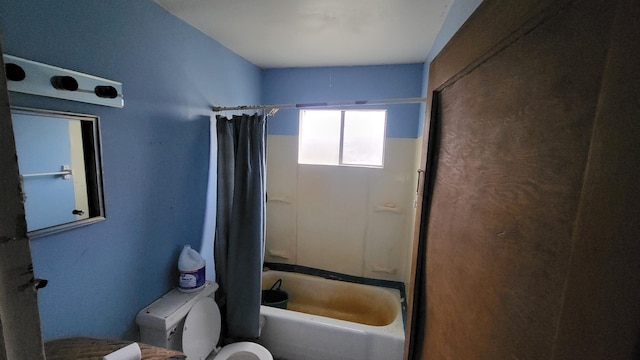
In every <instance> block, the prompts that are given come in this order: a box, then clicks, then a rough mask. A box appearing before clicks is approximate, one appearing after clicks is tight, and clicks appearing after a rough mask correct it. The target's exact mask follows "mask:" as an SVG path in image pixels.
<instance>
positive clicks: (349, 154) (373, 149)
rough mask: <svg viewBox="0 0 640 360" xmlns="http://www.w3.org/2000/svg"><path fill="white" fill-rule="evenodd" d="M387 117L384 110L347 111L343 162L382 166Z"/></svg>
mask: <svg viewBox="0 0 640 360" xmlns="http://www.w3.org/2000/svg"><path fill="white" fill-rule="evenodd" d="M386 117H387V116H386V111H384V110H369V111H355V110H349V111H346V112H345V116H344V142H343V150H342V163H343V164H348V165H369V166H382V160H383V156H384V151H383V150H384V132H385V122H386Z"/></svg>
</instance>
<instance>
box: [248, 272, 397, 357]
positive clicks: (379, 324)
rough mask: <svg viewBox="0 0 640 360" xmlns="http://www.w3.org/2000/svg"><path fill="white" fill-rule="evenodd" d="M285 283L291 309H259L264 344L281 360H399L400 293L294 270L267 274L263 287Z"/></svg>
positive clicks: (288, 307) (288, 306)
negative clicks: (262, 320)
mask: <svg viewBox="0 0 640 360" xmlns="http://www.w3.org/2000/svg"><path fill="white" fill-rule="evenodd" d="M278 279H282V287H281V289H282V290H284V291H286V292H287V293H288V295H289V301H288V304H287V309H286V310H285V309H279V308H275V307H270V306H264V305H262V306H261V309H260V314H261V315H263V316H264V326H263V328H262V332H261V335H260V341H259V342H260V343H261V344H262V345H263V346H265V347H266V348H267V349H269V351H270V352H271V353H272V354H273V357H274V359H278V360H280V359H282V360H327V359H332V360H401V359H402V357H403V351H404V323H403V317H402V306H401V303H402V299H401V295H400V292H399V291H398V290H397V289H390V288H384V287H377V286H370V285H363V284H357V283H351V282H344V281H337V280H329V279H325V278H322V277H318V276H311V275H305V274H299V273H294V272H285V271H275V270H269V271H265V272H263V276H262V283H263V288H264V289H267V288H269V287H270V286H271V285H273V284H274V283H275V282H276V280H278Z"/></svg>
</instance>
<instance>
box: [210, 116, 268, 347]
mask: <svg viewBox="0 0 640 360" xmlns="http://www.w3.org/2000/svg"><path fill="white" fill-rule="evenodd" d="M216 121H217V123H216V127H217V133H218V191H217V196H218V201H217V209H216V210H217V215H216V236H215V241H214V258H215V265H216V277H217V282H218V284H219V285H220V289H219V290H218V292H217V294H216V295H217V296H216V300H217V301H218V304H219V305H220V307H221V313H222V317H223V324H224V325H223V336H224V338H225V339H227V340H229V341H238V340H242V339H255V338H257V337H258V330H259V322H260V296H261V277H262V263H263V259H264V234H265V211H266V205H265V202H266V196H265V194H266V176H265V161H266V160H265V152H266V145H265V143H266V140H265V136H266V134H265V123H266V122H265V117H264V116H262V115H258V114H255V115H253V116H251V115H246V114H245V115H234V116H233V117H232V118H231V119H228V118H227V117H223V116H220V115H218V116H216Z"/></svg>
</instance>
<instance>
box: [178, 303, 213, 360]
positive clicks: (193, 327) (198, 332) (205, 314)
mask: <svg viewBox="0 0 640 360" xmlns="http://www.w3.org/2000/svg"><path fill="white" fill-rule="evenodd" d="M220 324H221V321H220V310H219V309H218V306H217V305H216V302H215V301H213V299H212V298H210V297H206V298H203V299H201V300H200V301H198V302H197V303H196V304H195V305H193V307H192V308H191V310H189V313H188V314H187V318H186V319H185V321H184V327H183V328H182V352H183V353H184V354H185V355H187V358H188V359H204V358H206V357H207V355H209V354H210V353H211V352H212V351H213V349H214V348H215V346H216V344H217V343H218V340H219V339H220V327H221V325H220Z"/></svg>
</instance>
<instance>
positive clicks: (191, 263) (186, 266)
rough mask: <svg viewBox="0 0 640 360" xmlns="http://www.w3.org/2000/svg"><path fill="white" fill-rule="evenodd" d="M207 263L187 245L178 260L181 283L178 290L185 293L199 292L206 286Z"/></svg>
mask: <svg viewBox="0 0 640 360" xmlns="http://www.w3.org/2000/svg"><path fill="white" fill-rule="evenodd" d="M204 268H205V261H204V259H203V258H202V256H200V254H199V253H198V252H197V251H195V250H193V249H192V248H191V246H190V245H185V246H184V248H183V249H182V252H181V253H180V257H179V258H178V270H179V271H180V281H179V285H178V290H180V291H183V292H192V291H198V290H200V288H202V286H204V280H205V279H204V278H205V275H204Z"/></svg>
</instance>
